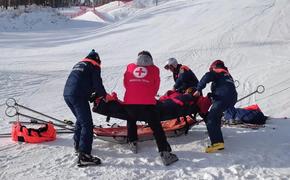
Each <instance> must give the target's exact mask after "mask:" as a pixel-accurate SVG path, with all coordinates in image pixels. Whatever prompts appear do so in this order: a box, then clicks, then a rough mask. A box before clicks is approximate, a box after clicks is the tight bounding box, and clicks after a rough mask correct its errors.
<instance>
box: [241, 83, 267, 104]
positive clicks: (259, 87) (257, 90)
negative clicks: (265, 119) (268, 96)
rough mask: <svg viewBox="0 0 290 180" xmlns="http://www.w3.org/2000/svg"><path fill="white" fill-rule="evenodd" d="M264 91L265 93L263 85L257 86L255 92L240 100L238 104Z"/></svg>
mask: <svg viewBox="0 0 290 180" xmlns="http://www.w3.org/2000/svg"><path fill="white" fill-rule="evenodd" d="M264 91H265V87H264V86H263V85H259V86H257V89H256V90H255V91H254V92H251V93H250V94H248V95H246V96H244V97H242V98H240V99H239V100H238V101H237V102H239V101H241V100H243V99H246V98H247V97H249V96H252V95H253V94H255V93H258V94H262V93H263V92H264Z"/></svg>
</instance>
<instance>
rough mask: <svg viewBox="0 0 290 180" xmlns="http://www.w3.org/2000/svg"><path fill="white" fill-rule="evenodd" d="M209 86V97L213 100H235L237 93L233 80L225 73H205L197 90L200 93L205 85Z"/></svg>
mask: <svg viewBox="0 0 290 180" xmlns="http://www.w3.org/2000/svg"><path fill="white" fill-rule="evenodd" d="M210 82H212V84H211V92H212V94H211V96H212V98H213V100H230V99H233V100H236V99H237V91H236V87H235V84H234V80H233V78H232V76H231V75H230V74H229V73H226V72H215V71H209V72H207V73H206V74H205V75H204V76H203V77H202V78H201V80H200V81H199V83H198V85H197V90H198V91H199V92H201V91H202V90H203V89H204V88H205V86H206V84H207V83H210Z"/></svg>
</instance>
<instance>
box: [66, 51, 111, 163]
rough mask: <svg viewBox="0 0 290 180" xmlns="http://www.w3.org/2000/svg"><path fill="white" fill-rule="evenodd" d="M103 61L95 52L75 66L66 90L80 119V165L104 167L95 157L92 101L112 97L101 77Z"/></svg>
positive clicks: (76, 138) (77, 134)
mask: <svg viewBox="0 0 290 180" xmlns="http://www.w3.org/2000/svg"><path fill="white" fill-rule="evenodd" d="M100 65H101V60H100V57H99V55H98V53H97V52H95V50H94V49H93V50H92V51H91V52H90V53H89V55H88V56H87V57H86V58H84V59H83V60H82V61H80V62H78V63H77V64H76V65H74V67H73V69H72V71H71V73H70V74H69V76H68V79H67V81H66V84H65V87H64V92H63V96H64V100H65V102H66V104H67V105H68V107H69V108H70V110H71V111H72V113H73V114H74V116H75V117H76V124H75V132H74V137H73V139H74V147H75V150H76V152H78V164H79V165H97V164H101V160H100V159H99V158H98V157H93V156H92V155H91V151H92V143H93V120H92V114H91V110H90V105H89V102H88V101H94V100H95V99H96V98H104V99H105V100H106V101H108V100H111V99H112V97H111V96H110V95H108V94H107V93H106V90H105V88H104V86H103V82H102V78H101V66H100Z"/></svg>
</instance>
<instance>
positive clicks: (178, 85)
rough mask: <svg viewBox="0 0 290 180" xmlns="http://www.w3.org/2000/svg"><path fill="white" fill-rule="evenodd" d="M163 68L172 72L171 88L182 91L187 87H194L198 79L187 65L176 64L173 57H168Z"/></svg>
mask: <svg viewBox="0 0 290 180" xmlns="http://www.w3.org/2000/svg"><path fill="white" fill-rule="evenodd" d="M164 69H166V70H170V71H171V72H172V73H173V79H174V82H175V84H174V86H173V90H175V91H178V92H180V93H184V92H186V90H187V89H188V88H194V89H195V88H196V86H197V84H198V79H197V77H196V76H195V74H194V73H193V72H192V70H191V69H190V68H189V67H187V66H185V65H182V64H178V62H177V60H176V59H175V58H169V59H168V60H167V62H166V64H165V66H164Z"/></svg>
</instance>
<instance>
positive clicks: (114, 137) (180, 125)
mask: <svg viewBox="0 0 290 180" xmlns="http://www.w3.org/2000/svg"><path fill="white" fill-rule="evenodd" d="M198 123H200V121H197V120H196V119H192V118H190V117H189V116H188V117H186V118H183V117H182V118H179V119H171V120H167V121H162V122H161V125H162V127H163V129H164V132H165V135H166V136H167V137H177V136H180V135H183V134H187V131H188V130H189V129H190V128H191V127H192V126H194V125H197V124H198ZM137 128H138V130H137V133H138V141H147V140H152V139H154V137H153V132H152V130H151V128H150V127H149V126H146V125H138V126H137ZM94 135H95V137H96V138H98V139H102V140H104V141H109V142H114V143H120V144H125V143H127V127H126V126H117V127H110V128H103V127H95V128H94Z"/></svg>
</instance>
